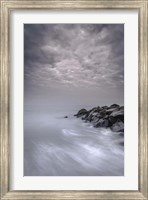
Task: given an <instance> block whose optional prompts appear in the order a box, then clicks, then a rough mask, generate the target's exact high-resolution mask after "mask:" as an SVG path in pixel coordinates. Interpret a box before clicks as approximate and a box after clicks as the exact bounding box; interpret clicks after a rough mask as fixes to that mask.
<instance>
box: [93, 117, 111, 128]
mask: <svg viewBox="0 0 148 200" xmlns="http://www.w3.org/2000/svg"><path fill="white" fill-rule="evenodd" d="M108 126H109V121H108V120H107V119H100V120H99V121H98V123H96V124H95V127H108Z"/></svg>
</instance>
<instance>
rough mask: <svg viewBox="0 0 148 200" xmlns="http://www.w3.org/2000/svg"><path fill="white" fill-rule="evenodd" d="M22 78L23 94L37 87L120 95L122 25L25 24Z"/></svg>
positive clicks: (122, 67) (121, 86) (122, 77)
mask: <svg viewBox="0 0 148 200" xmlns="http://www.w3.org/2000/svg"><path fill="white" fill-rule="evenodd" d="M24 75H25V82H24V84H25V90H26V91H29V89H30V88H31V87H33V86H36V87H37V86H38V87H40V88H45V87H48V88H49V89H51V90H52V89H54V88H60V87H61V88H62V87H63V88H64V87H65V88H68V87H69V88H70V87H73V88H89V89H91V88H96V89H98V90H101V88H104V89H106V90H110V91H111V90H112V89H113V88H116V93H118V91H119V93H120V92H121V90H122V93H123V86H124V82H123V79H124V25H123V24H90V25H89V24H25V25H24ZM120 96H122V97H123V95H120Z"/></svg>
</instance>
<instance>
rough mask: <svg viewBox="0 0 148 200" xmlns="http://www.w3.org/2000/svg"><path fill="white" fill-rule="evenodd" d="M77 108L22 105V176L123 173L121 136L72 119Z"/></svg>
mask: <svg viewBox="0 0 148 200" xmlns="http://www.w3.org/2000/svg"><path fill="white" fill-rule="evenodd" d="M77 111H78V110H77V109H76V110H72V109H71V110H70V109H66V108H65V109H57V108H54V107H52V108H49V107H38V108H32V107H27V106H25V110H24V175H25V176H123V175H124V146H123V142H124V138H123V136H121V135H119V134H117V133H114V132H112V131H111V130H110V129H103V128H94V127H93V126H92V125H91V124H90V123H85V122H84V121H82V120H81V119H77V118H75V117H74V116H73V115H74V114H75V113H76V112H77ZM64 116H68V118H64Z"/></svg>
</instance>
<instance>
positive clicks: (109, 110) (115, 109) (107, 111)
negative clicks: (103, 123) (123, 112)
mask: <svg viewBox="0 0 148 200" xmlns="http://www.w3.org/2000/svg"><path fill="white" fill-rule="evenodd" d="M118 110H119V108H108V109H107V110H106V114H108V115H110V114H111V113H112V112H114V111H118Z"/></svg>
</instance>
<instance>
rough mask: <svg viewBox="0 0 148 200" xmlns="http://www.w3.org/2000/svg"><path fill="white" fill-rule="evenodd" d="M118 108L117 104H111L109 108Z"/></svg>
mask: <svg viewBox="0 0 148 200" xmlns="http://www.w3.org/2000/svg"><path fill="white" fill-rule="evenodd" d="M119 107H120V106H119V105H118V104H112V105H111V106H110V108H119Z"/></svg>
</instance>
